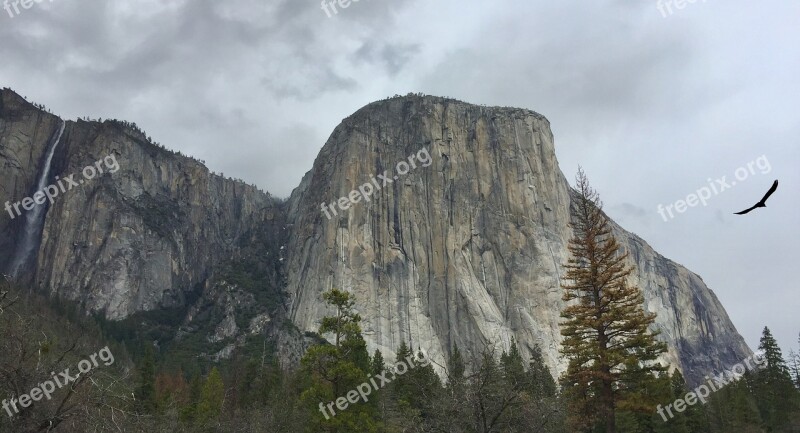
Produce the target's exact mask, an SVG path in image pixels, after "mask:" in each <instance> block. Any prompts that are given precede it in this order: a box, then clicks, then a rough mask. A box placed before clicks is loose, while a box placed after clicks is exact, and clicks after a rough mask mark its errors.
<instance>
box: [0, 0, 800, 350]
mask: <svg viewBox="0 0 800 433" xmlns="http://www.w3.org/2000/svg"><path fill="white" fill-rule="evenodd" d="M794 3H795V2H793V1H791V0H780V1H776V2H771V3H770V4H768V5H764V4H755V3H752V2H747V1H745V0H731V1H726V2H720V1H717V2H706V3H696V4H692V5H690V6H689V7H687V8H685V9H683V10H680V11H676V12H675V14H674V15H672V16H669V17H667V18H663V17H662V16H661V15H660V14H659V13H658V11H657V10H656V7H655V5H656V2H655V1H652V2H649V1H648V2H630V1H623V0H601V1H597V2H580V3H578V2H575V3H569V2H567V3H553V2H544V1H534V2H525V1H522V0H499V1H496V2H474V3H465V2H462V1H455V0H442V1H436V2H424V1H422V0H416V1H414V0H392V1H382V0H361V1H360V2H357V3H355V2H354V3H352V4H351V5H350V6H349V7H348V8H347V9H343V10H340V11H339V13H338V14H337V15H336V16H333V17H331V18H328V17H327V16H326V14H325V12H323V11H322V10H321V7H320V4H319V2H316V1H310V2H305V1H297V0H273V1H270V2H264V1H260V0H231V1H226V2H217V1H212V0H175V1H170V2H161V1H157V0H136V1H134V0H127V1H123V0H120V1H114V2H104V1H101V0H55V1H53V2H43V3H41V4H36V5H35V7H33V8H31V9H30V10H25V11H24V12H23V13H21V14H20V15H19V16H16V17H14V18H9V17H8V16H7V15H5V11H1V10H0V39H1V40H2V41H3V43H2V44H0V59H2V60H3V61H0V85H3V86H8V87H11V88H13V89H15V90H16V91H18V92H20V93H21V94H23V95H26V96H28V97H29V98H30V99H31V100H34V101H36V102H40V103H44V104H46V105H47V106H48V107H49V108H50V109H51V110H52V111H53V112H55V113H58V114H61V115H63V116H66V117H70V118H76V117H81V116H86V115H88V116H91V117H103V118H120V119H126V120H129V121H133V122H136V123H137V124H139V125H140V126H142V127H143V128H144V129H145V131H147V133H148V134H149V135H151V136H153V138H154V139H155V140H157V141H159V142H161V143H163V144H164V145H166V146H167V147H170V148H173V149H176V150H180V151H182V152H184V153H188V154H191V155H194V156H196V157H198V158H201V159H204V160H205V161H207V164H208V165H209V167H210V168H211V169H213V170H215V171H217V172H224V173H225V174H227V175H231V176H235V177H239V178H242V179H244V180H245V181H247V182H252V183H255V184H257V185H258V186H260V187H261V188H263V189H265V190H268V191H270V192H273V193H274V194H276V195H279V196H287V195H288V194H289V193H290V191H291V190H292V188H294V187H295V186H296V185H297V184H298V183H299V181H300V178H301V177H302V175H303V174H304V173H305V171H306V170H308V169H310V168H311V165H312V163H313V160H314V158H315V157H316V153H317V151H318V150H319V148H320V147H321V146H322V145H323V144H324V142H325V140H326V139H327V137H328V136H329V134H330V133H331V132H332V131H333V128H334V127H335V126H336V125H337V124H338V123H339V122H340V120H341V119H343V118H344V117H347V116H348V115H350V114H352V113H353V112H354V111H355V110H357V109H358V108H360V107H362V106H363V105H366V104H367V103H369V102H371V101H374V100H378V99H382V98H384V97H386V96H389V95H393V94H405V93H407V92H418V91H422V92H425V93H428V94H436V95H442V96H452V97H456V98H458V99H461V100H465V101H470V102H474V103H479V104H489V105H503V106H519V107H525V108H530V109H533V110H536V111H538V112H540V113H542V114H544V115H546V116H547V117H548V119H549V120H550V121H551V123H552V126H553V131H554V134H555V138H556V148H557V152H558V157H559V160H560V162H561V166H562V168H563V170H564V172H565V174H566V175H567V177H568V178H572V177H573V175H574V173H575V170H576V169H577V166H578V164H581V165H583V167H584V168H585V170H586V172H587V173H588V174H589V176H590V179H591V180H592V182H593V184H594V186H595V188H596V189H597V190H598V191H599V192H600V193H601V195H602V197H603V200H604V201H605V202H606V204H607V206H606V209H607V211H608V212H609V213H610V214H611V216H612V217H614V218H616V219H618V220H619V221H620V222H621V223H623V224H624V225H625V227H626V228H627V229H629V230H632V231H634V232H636V233H637V234H639V235H640V236H642V237H643V238H645V239H646V240H647V241H648V242H649V243H650V244H651V245H653V246H654V247H655V248H656V249H657V250H659V251H660V252H661V253H663V254H665V255H666V256H668V257H670V258H673V259H674V260H676V261H678V262H680V263H682V264H684V265H686V266H688V267H689V268H690V269H692V270H694V271H696V272H698V273H699V274H701V275H702V276H703V278H704V279H705V281H706V282H707V283H708V284H709V285H710V286H711V287H712V288H713V289H714V290H715V291H716V293H717V294H718V296H719V297H720V298H721V300H722V302H723V304H724V305H725V306H726V308H727V309H728V311H729V313H730V315H731V317H732V319H733V320H734V323H735V324H736V325H737V327H738V328H739V330H740V332H742V334H743V335H744V336H745V338H746V339H747V340H748V342H749V343H750V344H751V346H755V345H757V341H758V337H759V334H760V332H761V329H762V328H763V326H764V325H769V326H770V327H771V328H772V329H773V331H774V333H775V334H776V336H777V337H778V338H779V341H780V342H781V343H782V344H783V345H784V347H786V348H787V350H788V347H789V346H790V345H794V344H796V337H797V332H798V331H800V329H798V328H797V320H796V317H797V307H798V306H800V295H798V292H797V288H796V284H792V281H794V279H793V277H794V276H793V275H791V274H790V273H789V269H788V267H787V266H786V265H787V264H789V263H791V262H792V261H793V259H795V258H796V254H795V253H793V251H795V250H796V245H797V244H798V243H800V228H798V225H797V220H798V215H797V210H798V209H800V206H798V204H800V203H798V199H799V197H798V194H797V193H796V192H795V191H797V188H796V187H793V186H792V185H797V184H798V183H800V175H798V173H797V170H796V167H797V166H798V163H800V147H798V146H797V140H798V138H800V120H798V118H797V113H798V112H800V101H798V99H797V98H796V95H797V94H800V78H798V77H800V47H799V46H798V45H797V44H796V43H795V41H797V40H798V37H799V36H800V29H799V28H798V27H797V25H796V22H797V12H796V8H795V6H794ZM762 154H766V155H768V156H769V159H770V161H771V162H772V166H773V168H774V169H773V171H772V172H771V173H769V174H767V175H758V176H754V177H753V178H751V179H749V180H748V182H743V183H742V184H740V185H737V186H736V187H735V188H733V189H731V190H729V191H725V192H724V193H723V194H720V195H719V196H715V197H714V198H713V199H712V200H710V201H709V203H708V205H707V206H705V207H696V208H692V209H690V210H688V211H687V212H685V213H684V214H681V215H679V216H677V217H676V218H675V219H674V220H672V221H669V222H664V221H662V220H661V218H660V217H659V215H658V213H657V212H656V207H657V206H658V205H659V204H668V203H673V202H674V201H675V200H678V199H682V198H685V197H686V195H687V194H690V193H692V192H694V191H696V190H697V188H698V187H701V186H703V185H705V184H706V183H707V179H708V178H716V177H719V176H722V175H726V174H728V175H730V174H732V173H733V171H734V170H735V169H736V168H737V167H739V166H741V165H742V164H745V163H747V162H748V161H751V160H752V159H753V158H756V157H758V156H760V155H762ZM773 178H780V179H781V185H782V187H781V189H779V191H778V193H776V195H775V196H774V197H773V198H772V200H771V201H770V207H769V208H768V209H766V210H760V211H759V212H757V213H754V214H753V215H750V216H748V217H747V218H739V217H737V216H734V215H732V212H734V211H736V210H739V209H741V208H742V207H741V206H742V205H743V204H745V205H748V204H752V202H753V200H754V199H757V198H758V197H760V194H763V190H765V187H764V184H766V185H767V186H768V184H769V182H771V180H772V179H773Z"/></svg>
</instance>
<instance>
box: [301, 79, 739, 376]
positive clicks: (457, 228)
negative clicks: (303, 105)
mask: <svg viewBox="0 0 800 433" xmlns="http://www.w3.org/2000/svg"><path fill="white" fill-rule="evenodd" d="M423 148H424V149H427V150H428V152H429V153H430V155H431V158H432V160H433V162H432V164H430V166H428V167H420V166H418V167H417V168H415V169H413V170H411V171H410V172H409V173H408V174H406V175H404V176H402V177H400V179H397V180H394V181H393V182H392V183H391V184H390V185H387V186H386V187H385V188H384V189H382V190H381V191H380V192H377V193H375V194H373V195H372V196H371V200H370V201H368V202H367V201H361V202H360V203H355V204H353V205H352V207H350V208H349V209H347V210H345V211H339V213H338V215H337V216H334V217H332V218H331V219H330V220H329V219H328V218H327V216H325V215H324V214H323V213H322V212H321V203H323V202H324V203H331V202H332V201H334V200H336V199H338V198H339V197H343V196H346V195H348V194H349V193H350V191H352V190H354V189H357V188H358V187H359V185H361V184H363V183H364V182H369V180H370V178H371V177H372V176H373V175H375V174H381V173H384V171H386V170H389V171H392V170H394V169H395V166H396V164H397V163H398V162H400V161H405V160H407V158H408V156H409V155H413V154H415V153H416V152H418V151H419V150H420V149H423ZM601 193H602V192H601ZM570 196H571V188H570V186H569V183H568V182H567V180H566V178H565V177H564V175H563V174H562V172H561V171H560V169H559V167H558V162H557V160H556V155H555V148H554V141H553V134H552V133H551V131H550V125H549V122H548V121H547V119H545V118H544V117H543V116H542V115H540V114H537V113H535V112H532V111H529V110H523V109H514V108H499V107H491V108H489V107H481V106H476V105H470V104H466V103H462V102H459V101H454V100H448V99H443V98H436V97H422V96H414V95H410V96H407V97H403V98H394V99H390V100H386V101H381V102H376V103H373V104H370V105H368V106H366V107H364V108H363V109H361V110H359V111H358V112H357V113H355V114H353V115H352V116H350V117H348V118H347V119H345V120H344V121H343V122H342V123H341V124H340V125H339V126H338V127H337V128H336V130H335V131H334V132H333V134H332V135H331V137H330V139H329V140H328V143H327V144H326V145H325V146H324V147H323V149H322V150H321V152H320V154H319V157H318V158H317V159H316V162H315V163H314V167H313V169H312V170H311V171H310V172H309V173H308V174H307V175H306V177H305V178H304V179H303V181H302V184H301V185H300V187H299V188H297V190H295V191H294V193H293V195H292V197H291V199H290V215H289V219H290V220H291V221H292V222H293V224H294V230H293V231H292V232H291V238H290V241H289V245H290V249H289V258H288V265H287V278H288V289H287V290H288V292H289V293H290V296H291V300H290V305H291V317H292V320H293V321H294V322H295V323H296V324H297V326H299V327H300V328H301V329H306V330H313V329H315V327H316V323H317V321H318V320H319V318H320V317H321V316H322V315H323V314H325V313H326V310H325V305H324V304H323V302H322V301H321V297H320V294H321V292H322V291H323V290H325V289H328V288H331V287H344V288H347V289H348V290H351V291H352V292H353V293H355V297H356V299H357V305H358V309H359V312H360V313H361V315H362V316H363V317H364V319H365V320H364V326H363V327H364V334H365V338H366V339H367V341H368V343H369V346H370V349H375V348H379V349H381V350H382V351H384V352H385V353H387V352H388V353H390V354H393V349H395V348H396V347H398V346H399V344H400V342H401V341H407V342H410V343H411V344H413V346H415V347H422V348H424V349H426V350H427V351H428V352H429V353H430V354H431V356H433V357H434V359H436V360H437V361H438V362H439V363H440V364H442V365H444V360H445V359H446V357H447V356H448V355H449V353H450V351H451V350H452V347H453V346H454V345H458V347H459V348H460V350H461V351H462V353H466V354H467V357H468V358H470V357H471V358H475V357H477V356H478V355H479V353H480V351H481V350H483V348H484V347H486V346H487V345H492V344H495V343H498V344H499V346H500V347H499V348H500V349H504V348H507V347H508V345H509V344H510V340H511V339H512V338H514V339H516V341H517V342H518V343H519V345H520V346H521V351H522V352H523V355H527V354H528V353H530V349H531V348H532V347H533V346H534V345H539V346H540V347H541V348H542V350H543V352H544V355H545V360H546V361H547V363H548V365H550V367H551V369H552V371H553V372H554V373H555V372H561V371H563V369H564V368H565V364H564V362H563V361H561V360H560V359H559V356H558V345H559V341H560V335H559V328H558V322H559V320H560V318H559V313H560V311H561V309H562V307H563V301H562V300H561V296H562V290H561V288H560V280H559V276H560V275H562V273H563V272H562V270H561V266H562V264H563V263H565V262H566V260H567V254H568V251H567V242H568V240H569V238H570V237H571V229H570V226H569V223H570V212H569V207H570V200H571V197H570ZM615 231H616V235H617V236H618V238H619V240H620V243H621V244H622V245H624V247H625V248H626V249H627V250H628V251H629V252H630V260H631V264H633V265H635V266H636V269H637V272H636V273H635V275H634V277H633V283H635V284H638V285H639V287H641V288H642V289H643V291H644V295H645V302H646V309H647V310H648V311H651V312H656V313H658V319H657V325H658V328H659V329H660V330H661V331H662V338H663V339H664V340H665V341H667V342H668V343H669V347H670V350H669V354H668V356H667V357H666V360H667V361H669V362H671V363H673V365H679V366H681V367H682V369H683V371H684V372H685V374H686V375H687V377H688V378H689V379H690V380H698V379H700V378H702V376H703V375H704V374H706V373H708V372H709V371H711V370H721V369H722V368H724V367H727V366H730V365H732V364H734V363H736V362H739V361H740V360H741V359H743V358H745V357H746V356H748V355H749V354H750V353H751V352H750V349H749V348H748V347H747V345H746V344H745V342H744V340H743V339H742V337H741V336H740V335H739V334H738V333H737V331H736V329H735V328H734V326H733V324H732V323H731V321H730V319H729V318H728V316H727V314H726V312H725V309H724V308H723V307H722V305H721V304H720V302H719V300H718V299H717V298H716V296H715V295H714V293H713V292H712V291H711V290H710V289H708V287H706V285H705V284H704V283H703V281H702V279H701V278H700V277H699V276H697V275H696V274H694V273H692V272H690V271H688V270H687V269H685V268H684V267H682V266H680V265H678V264H677V263H675V262H672V261H671V260H669V259H667V258H665V257H663V256H661V255H660V254H658V253H657V252H656V251H654V250H653V249H652V248H651V247H650V246H649V245H647V243H646V242H644V241H643V240H642V239H640V238H639V237H638V236H636V235H634V234H632V233H628V232H626V231H625V230H623V229H622V228H621V227H619V226H615Z"/></svg>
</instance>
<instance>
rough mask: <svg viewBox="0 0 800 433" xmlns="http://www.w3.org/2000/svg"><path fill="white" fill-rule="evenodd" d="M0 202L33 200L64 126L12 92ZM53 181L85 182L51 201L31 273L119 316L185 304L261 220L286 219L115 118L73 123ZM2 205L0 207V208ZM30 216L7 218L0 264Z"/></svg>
mask: <svg viewBox="0 0 800 433" xmlns="http://www.w3.org/2000/svg"><path fill="white" fill-rule="evenodd" d="M0 122H1V123H0V166H2V167H3V170H2V173H0V194H2V195H0V197H2V198H3V199H4V200H9V201H12V202H13V201H18V200H21V199H22V198H24V197H28V196H31V195H32V193H33V191H34V190H35V189H36V187H35V183H36V181H35V179H36V177H37V174H38V173H39V170H40V169H41V165H42V158H41V155H43V154H44V153H45V151H46V147H47V144H48V140H49V138H50V136H51V135H52V132H53V131H54V130H55V129H57V128H58V127H59V125H60V123H61V121H60V119H58V118H57V117H55V116H53V115H50V114H47V113H44V112H42V111H40V110H37V109H35V107H33V106H32V105H30V104H29V103H27V102H26V101H24V100H23V99H22V98H20V97H19V96H18V95H16V94H14V93H13V92H11V91H8V90H5V91H3V92H2V98H0ZM66 123H67V126H66V129H65V132H64V135H63V137H62V140H61V143H60V145H59V147H58V149H57V151H56V154H55V157H54V162H53V170H52V175H51V181H52V182H53V183H55V176H57V175H60V177H61V178H65V177H68V176H69V175H71V174H76V176H75V177H74V180H75V181H81V180H82V181H83V183H82V184H81V185H80V186H77V187H73V188H72V189H71V190H68V191H66V192H64V193H61V194H60V195H59V196H58V197H57V198H56V199H55V201H54V203H53V205H52V206H50V208H49V210H48V213H47V217H46V221H45V225H44V230H43V233H42V242H41V247H40V249H39V254H38V261H37V263H36V264H35V270H33V272H31V273H30V275H31V277H32V278H31V279H32V281H33V282H35V283H36V284H37V285H39V286H40V287H42V288H44V289H45V290H47V291H49V292H51V293H54V294H59V295H60V296H62V297H63V298H66V299H69V300H75V301H79V302H81V303H82V304H83V305H85V306H86V307H87V308H88V309H89V310H92V311H103V312H105V314H106V316H107V317H109V318H112V319H120V318H124V317H126V316H128V315H130V314H132V313H134V312H137V311H147V310H153V309H156V308H162V307H175V306H181V305H183V304H185V303H186V302H187V301H186V298H187V296H190V293H192V292H199V291H200V290H201V288H200V286H201V285H202V284H203V283H204V282H205V281H206V279H207V278H209V276H210V274H211V271H212V268H213V267H214V266H215V265H216V264H218V263H220V262H221V261H222V260H225V259H228V258H230V257H231V256H232V255H233V254H234V252H235V251H236V249H237V246H238V244H239V243H241V242H242V241H244V240H245V239H246V236H247V235H248V234H250V232H251V231H252V230H253V229H254V228H257V227H260V228H263V229H265V230H267V229H269V226H270V224H271V223H272V222H274V221H277V220H279V219H280V218H279V217H280V215H281V211H280V207H279V204H278V203H277V202H276V201H275V200H274V199H273V198H272V197H270V196H269V195H268V194H265V193H262V192H260V191H258V190H257V189H256V188H255V187H252V186H248V185H245V184H243V183H241V182H235V181H232V180H229V179H224V178H222V177H220V176H217V175H214V174H211V173H210V172H209V171H208V169H206V168H205V167H204V166H203V165H202V164H201V163H199V162H198V161H196V160H193V159H191V158H187V157H184V156H179V155H177V154H174V153H172V152H169V151H166V150H164V149H161V148H160V147H158V146H156V145H153V144H151V143H149V142H148V140H147V139H146V137H145V136H144V135H143V134H142V133H140V132H138V131H136V130H135V129H134V128H130V127H126V126H124V125H122V124H121V123H119V122H112V121H106V122H103V123H99V122H84V121H78V122H72V121H67V122H66ZM110 155H113V156H114V159H115V160H116V162H117V164H118V166H119V170H118V171H116V172H115V173H113V174H111V173H109V172H108V171H109V169H108V168H107V167H106V166H105V163H104V162H103V163H101V167H103V168H104V169H105V170H104V171H105V173H104V174H102V175H99V176H97V177H95V178H93V179H91V180H84V179H83V175H82V174H81V172H82V170H83V169H84V168H85V167H86V166H92V165H93V164H94V163H95V162H96V161H98V160H100V161H102V160H103V159H104V158H106V157H108V156H110ZM0 204H2V203H0ZM23 220H24V218H20V217H17V218H14V219H11V217H10V215H9V214H8V213H7V212H5V211H4V212H3V214H2V215H1V216H0V248H1V249H0V251H2V252H3V254H0V268H2V269H5V268H6V266H7V264H8V261H9V260H10V257H11V256H12V254H11V252H12V251H14V249H15V248H17V247H18V245H17V243H18V237H19V236H18V235H17V233H18V232H19V229H20V227H21V225H22V222H23Z"/></svg>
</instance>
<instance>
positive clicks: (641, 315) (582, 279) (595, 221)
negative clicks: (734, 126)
mask: <svg viewBox="0 0 800 433" xmlns="http://www.w3.org/2000/svg"><path fill="white" fill-rule="evenodd" d="M570 210H571V213H572V222H573V223H572V226H573V230H574V237H573V238H572V239H571V240H570V243H569V250H570V252H571V254H572V257H571V258H570V259H569V261H568V263H567V264H566V265H565V268H566V270H567V272H566V275H565V280H566V282H565V283H564V284H562V287H563V289H564V296H563V299H564V301H566V302H567V306H566V307H565V308H564V310H563V311H562V312H561V317H562V318H564V319H565V320H564V321H563V322H562V323H561V326H562V329H561V334H562V335H563V337H564V340H563V342H562V348H561V353H562V354H563V355H564V356H565V357H566V358H567V359H568V361H569V364H568V368H567V372H566V373H565V375H564V377H563V383H564V385H565V391H566V392H567V396H568V399H569V401H570V405H571V410H572V416H571V418H570V419H571V421H570V422H571V424H572V426H573V428H576V429H586V428H588V427H593V426H594V424H595V423H597V422H599V423H601V424H602V425H604V426H605V433H615V432H616V425H615V414H616V408H617V406H619V405H620V403H622V402H623V401H624V400H625V398H626V396H625V395H624V393H623V392H620V382H621V380H622V379H623V376H624V373H625V367H626V366H630V365H633V364H637V365H640V366H641V369H642V372H643V373H647V372H654V371H655V372H657V371H663V367H661V366H659V365H656V364H655V362H654V361H655V360H656V358H657V357H658V356H659V355H660V354H662V353H664V352H665V351H666V345H665V344H663V343H660V342H658V341H657V340H656V338H655V337H656V333H655V332H652V331H650V330H649V329H648V328H649V326H650V325H652V324H653V322H654V319H655V315H654V314H648V313H645V311H644V309H643V307H642V305H643V303H644V298H643V295H642V292H641V291H640V290H639V288H638V287H636V286H632V285H630V284H629V283H628V281H627V280H628V277H629V275H630V274H631V273H632V272H633V268H631V267H629V266H627V265H626V264H625V260H626V259H627V257H628V255H627V253H623V252H622V251H621V247H620V245H619V243H618V242H617V240H616V238H615V237H614V235H613V234H612V232H611V227H610V224H609V220H608V218H607V217H606V215H605V214H604V213H603V211H602V204H601V202H600V199H599V196H598V194H597V192H595V191H594V190H593V189H592V188H591V186H590V185H589V181H588V179H587V177H586V175H585V174H584V172H583V170H579V171H578V176H577V191H576V192H575V194H574V195H573V200H572V204H571V209H570Z"/></svg>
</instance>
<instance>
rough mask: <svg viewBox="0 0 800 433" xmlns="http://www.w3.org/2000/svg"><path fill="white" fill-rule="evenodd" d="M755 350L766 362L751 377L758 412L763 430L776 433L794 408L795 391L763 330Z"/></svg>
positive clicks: (774, 343)
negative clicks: (753, 381) (753, 378)
mask: <svg viewBox="0 0 800 433" xmlns="http://www.w3.org/2000/svg"><path fill="white" fill-rule="evenodd" d="M758 349H759V350H760V351H762V352H763V357H764V359H766V362H767V365H766V366H765V367H764V369H763V370H761V371H760V372H758V374H757V376H756V378H755V386H754V388H755V391H756V400H757V401H758V408H759V412H760V413H761V418H762V420H763V425H764V427H765V428H766V429H767V431H771V432H772V431H779V429H780V428H782V427H783V426H785V425H786V424H787V423H788V422H789V414H790V412H792V410H793V409H795V407H796V406H795V405H796V403H797V392H796V390H795V388H794V384H793V383H792V378H791V376H790V375H789V367H788V366H787V365H786V361H785V360H784V359H783V354H782V352H781V348H780V347H779V346H778V342H777V341H775V338H774V337H773V336H772V332H770V330H769V328H767V327H764V331H763V332H762V334H761V340H760V342H759V345H758Z"/></svg>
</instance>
